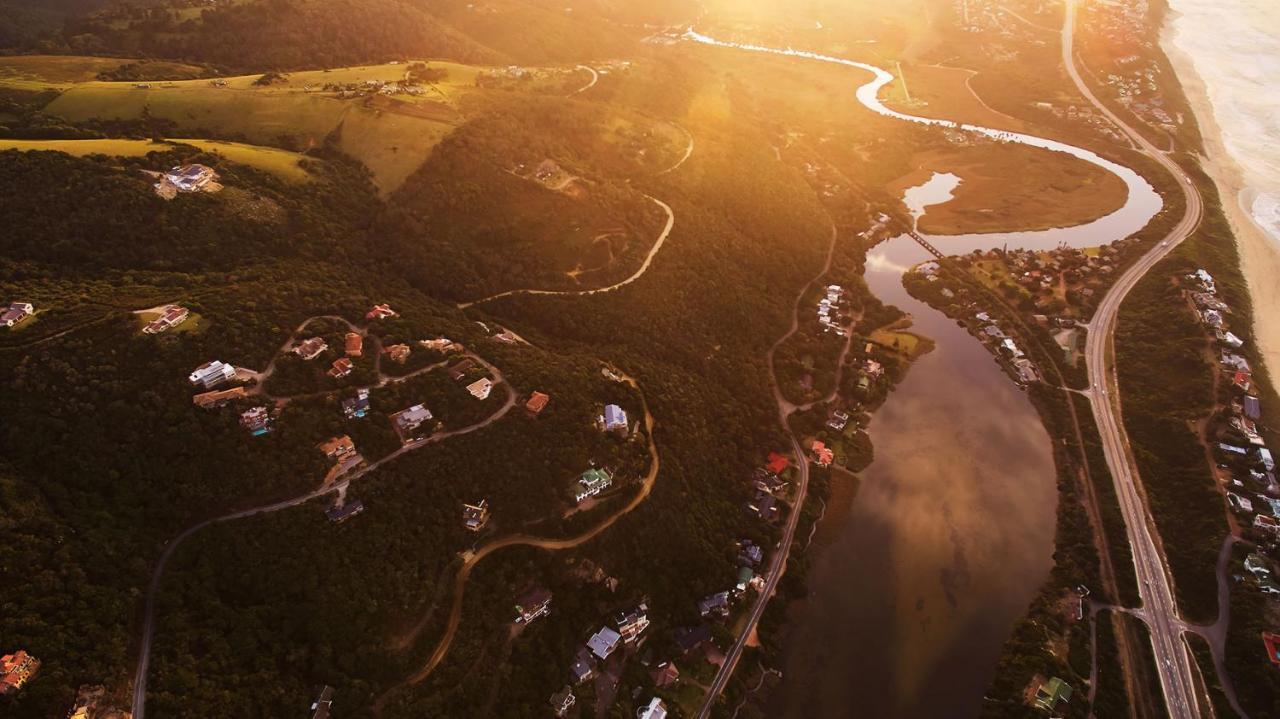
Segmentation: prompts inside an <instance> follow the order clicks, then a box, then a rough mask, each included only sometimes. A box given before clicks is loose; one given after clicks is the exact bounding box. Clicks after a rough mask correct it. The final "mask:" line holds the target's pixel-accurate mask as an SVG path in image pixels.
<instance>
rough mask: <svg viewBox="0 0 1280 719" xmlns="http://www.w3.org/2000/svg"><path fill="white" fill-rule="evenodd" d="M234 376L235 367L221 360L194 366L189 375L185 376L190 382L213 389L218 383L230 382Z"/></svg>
mask: <svg viewBox="0 0 1280 719" xmlns="http://www.w3.org/2000/svg"><path fill="white" fill-rule="evenodd" d="M235 377H236V368H235V367H232V366H231V365H229V364H227V363H225V362H223V361H222V360H214V361H212V362H206V363H205V364H202V365H200V366H199V367H197V368H196V370H195V371H194V372H192V373H191V376H189V377H187V379H188V380H190V382H191V384H194V385H201V386H203V387H204V388H205V389H213V388H214V387H217V386H218V385H220V384H223V383H225V382H230V381H231V380H233V379H235Z"/></svg>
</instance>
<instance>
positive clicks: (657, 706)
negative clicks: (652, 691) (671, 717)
mask: <svg viewBox="0 0 1280 719" xmlns="http://www.w3.org/2000/svg"><path fill="white" fill-rule="evenodd" d="M636 719H667V705H666V704H663V703H662V700H661V699H659V698H658V697H654V698H652V699H650V700H649V703H648V704H647V705H645V706H643V707H640V709H638V710H636Z"/></svg>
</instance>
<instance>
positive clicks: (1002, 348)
mask: <svg viewBox="0 0 1280 719" xmlns="http://www.w3.org/2000/svg"><path fill="white" fill-rule="evenodd" d="M973 319H974V320H975V321H976V322H977V323H978V339H980V340H982V342H983V343H984V344H986V345H988V346H990V347H994V348H995V349H996V354H997V355H998V356H999V357H1000V358H1001V359H1002V360H1004V361H1005V362H1007V363H1008V368H1009V370H1010V371H1011V372H1012V373H1013V376H1014V377H1015V378H1017V380H1018V384H1019V385H1021V386H1023V387H1026V386H1027V385H1029V384H1031V383H1032V382H1039V381H1040V372H1039V370H1037V369H1036V366H1035V364H1034V363H1033V362H1032V361H1031V360H1030V359H1028V358H1027V355H1026V353H1025V352H1023V351H1022V348H1021V347H1019V346H1018V343H1017V342H1016V341H1014V339H1013V338H1012V337H1010V336H1008V335H1007V334H1005V332H1004V330H1003V329H1001V328H1000V322H999V320H996V319H994V318H992V317H991V315H990V314H988V313H986V312H977V313H975V314H974V316H973Z"/></svg>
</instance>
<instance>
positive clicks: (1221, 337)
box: [1218, 332, 1244, 350]
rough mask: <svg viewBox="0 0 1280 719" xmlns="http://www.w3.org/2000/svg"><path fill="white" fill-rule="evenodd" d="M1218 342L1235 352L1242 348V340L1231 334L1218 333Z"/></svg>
mask: <svg viewBox="0 0 1280 719" xmlns="http://www.w3.org/2000/svg"><path fill="white" fill-rule="evenodd" d="M1218 341H1219V342H1221V343H1222V344H1224V345H1226V346H1228V347H1230V348H1231V349H1235V350H1238V349H1240V348H1241V347H1244V340H1242V339H1240V338H1239V337H1236V336H1235V334H1233V333H1231V332H1219V333H1218Z"/></svg>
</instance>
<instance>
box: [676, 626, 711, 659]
mask: <svg viewBox="0 0 1280 719" xmlns="http://www.w3.org/2000/svg"><path fill="white" fill-rule="evenodd" d="M671 638H672V639H673V640H674V641H675V643H676V646H677V647H679V649H680V651H681V653H682V654H684V655H686V656H687V655H689V654H692V653H693V652H695V651H697V650H699V649H701V648H703V647H704V646H706V645H707V644H708V643H709V642H710V641H711V629H710V628H709V627H707V625H705V624H699V625H698V626H696V627H678V628H676V630H675V631H674V632H672V633H671Z"/></svg>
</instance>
